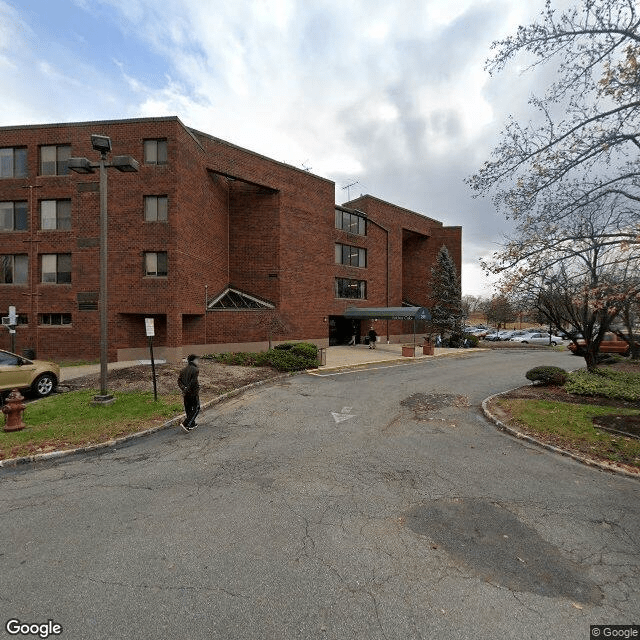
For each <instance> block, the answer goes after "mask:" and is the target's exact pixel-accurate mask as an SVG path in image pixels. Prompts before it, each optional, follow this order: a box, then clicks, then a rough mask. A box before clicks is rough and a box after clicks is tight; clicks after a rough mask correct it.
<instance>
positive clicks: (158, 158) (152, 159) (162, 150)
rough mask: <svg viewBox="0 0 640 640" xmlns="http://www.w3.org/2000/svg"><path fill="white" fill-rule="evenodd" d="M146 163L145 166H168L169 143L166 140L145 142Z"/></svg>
mask: <svg viewBox="0 0 640 640" xmlns="http://www.w3.org/2000/svg"><path fill="white" fill-rule="evenodd" d="M144 163H145V164H167V141H166V140H145V141H144Z"/></svg>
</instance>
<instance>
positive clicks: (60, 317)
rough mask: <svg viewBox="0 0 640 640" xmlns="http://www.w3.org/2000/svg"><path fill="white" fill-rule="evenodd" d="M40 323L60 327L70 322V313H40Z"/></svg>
mask: <svg viewBox="0 0 640 640" xmlns="http://www.w3.org/2000/svg"><path fill="white" fill-rule="evenodd" d="M40 324H44V325H47V326H50V327H62V326H64V325H68V324H71V314H70V313H41V314H40Z"/></svg>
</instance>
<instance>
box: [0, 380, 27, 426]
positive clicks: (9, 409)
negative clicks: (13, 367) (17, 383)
mask: <svg viewBox="0 0 640 640" xmlns="http://www.w3.org/2000/svg"><path fill="white" fill-rule="evenodd" d="M23 400H24V396H22V395H21V394H20V392H19V391H18V390H17V389H14V390H13V391H12V392H11V393H10V394H9V395H8V396H7V400H6V402H5V404H4V406H3V407H2V413H4V414H5V416H6V418H5V421H4V430H5V431H20V429H24V428H25V427H26V426H27V425H26V424H25V423H24V422H22V413H23V411H24V409H25V407H26V405H25V404H24V403H23V402H22V401H23Z"/></svg>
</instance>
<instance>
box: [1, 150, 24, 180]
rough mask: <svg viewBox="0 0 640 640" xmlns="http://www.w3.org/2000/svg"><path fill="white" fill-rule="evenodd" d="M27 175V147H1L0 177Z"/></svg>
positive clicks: (21, 176) (22, 176)
mask: <svg viewBox="0 0 640 640" xmlns="http://www.w3.org/2000/svg"><path fill="white" fill-rule="evenodd" d="M26 177H27V150H26V148H22V147H18V148H15V149H14V148H13V147H8V148H6V149H0V178H26Z"/></svg>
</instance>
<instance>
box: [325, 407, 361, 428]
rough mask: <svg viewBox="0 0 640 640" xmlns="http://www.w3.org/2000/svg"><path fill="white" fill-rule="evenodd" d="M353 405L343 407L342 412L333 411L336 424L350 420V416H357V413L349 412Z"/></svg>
mask: <svg viewBox="0 0 640 640" xmlns="http://www.w3.org/2000/svg"><path fill="white" fill-rule="evenodd" d="M351 409H352V407H342V411H341V412H340V413H335V412H334V411H332V412H331V415H332V416H333V419H334V420H335V421H336V424H337V423H339V422H344V421H345V420H349V419H350V418H355V417H356V416H355V414H351V413H349V411H351Z"/></svg>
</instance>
